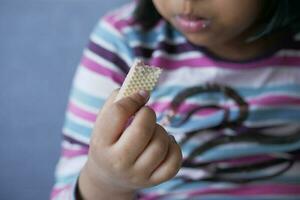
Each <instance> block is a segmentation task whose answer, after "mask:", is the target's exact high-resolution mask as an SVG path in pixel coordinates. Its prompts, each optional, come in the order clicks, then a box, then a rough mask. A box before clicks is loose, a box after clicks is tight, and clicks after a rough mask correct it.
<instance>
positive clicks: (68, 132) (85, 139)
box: [63, 128, 90, 144]
mask: <svg viewBox="0 0 300 200" xmlns="http://www.w3.org/2000/svg"><path fill="white" fill-rule="evenodd" d="M63 133H64V135H66V136H68V137H71V138H74V139H75V140H77V141H80V142H82V143H85V144H89V143H90V138H89V137H84V136H82V135H80V134H79V133H77V132H75V131H72V130H70V129H68V128H63Z"/></svg>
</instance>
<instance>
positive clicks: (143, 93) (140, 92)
mask: <svg viewBox="0 0 300 200" xmlns="http://www.w3.org/2000/svg"><path fill="white" fill-rule="evenodd" d="M139 94H140V95H141V96H142V97H144V98H145V99H146V100H148V98H149V96H150V94H149V91H147V90H140V91H139Z"/></svg>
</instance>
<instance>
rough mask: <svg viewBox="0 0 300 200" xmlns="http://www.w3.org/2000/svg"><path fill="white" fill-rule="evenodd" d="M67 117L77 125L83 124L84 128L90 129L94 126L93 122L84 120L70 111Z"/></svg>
mask: <svg viewBox="0 0 300 200" xmlns="http://www.w3.org/2000/svg"><path fill="white" fill-rule="evenodd" d="M67 117H68V118H69V119H70V120H72V121H73V122H75V123H76V124H78V125H81V126H84V127H86V128H90V129H93V128H94V123H92V122H90V121H88V120H85V119H83V118H80V117H78V116H76V115H74V114H73V113H71V112H68V113H67Z"/></svg>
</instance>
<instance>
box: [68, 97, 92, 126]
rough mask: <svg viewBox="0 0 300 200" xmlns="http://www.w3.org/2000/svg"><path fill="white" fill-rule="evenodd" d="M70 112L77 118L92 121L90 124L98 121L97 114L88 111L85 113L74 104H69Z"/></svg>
mask: <svg viewBox="0 0 300 200" xmlns="http://www.w3.org/2000/svg"><path fill="white" fill-rule="evenodd" d="M68 110H69V111H70V112H71V113H73V114H74V115H76V116H78V117H80V118H82V119H85V120H87V121H90V122H95V121H96V118H97V115H96V114H93V113H90V112H88V111H85V110H83V109H82V108H79V107H78V106H76V105H75V104H74V103H72V102H70V103H69V107H68Z"/></svg>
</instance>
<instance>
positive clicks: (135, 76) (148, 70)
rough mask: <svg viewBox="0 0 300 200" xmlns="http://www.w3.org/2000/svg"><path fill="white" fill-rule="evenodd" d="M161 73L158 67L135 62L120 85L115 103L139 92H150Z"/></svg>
mask: <svg viewBox="0 0 300 200" xmlns="http://www.w3.org/2000/svg"><path fill="white" fill-rule="evenodd" d="M161 71H162V70H161V69H160V68H158V67H154V66H148V65H145V64H144V63H143V62H142V61H135V62H134V64H133V66H132V67H131V68H130V70H129V73H128V74H127V76H126V78H125V81H124V83H123V84H122V87H121V89H120V92H119V94H118V96H117V98H116V101H117V100H119V99H121V98H123V97H126V96H129V95H131V94H133V93H136V92H138V91H141V90H147V91H152V90H153V88H154V87H155V85H156V83H157V81H158V79H159V75H160V73H161Z"/></svg>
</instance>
